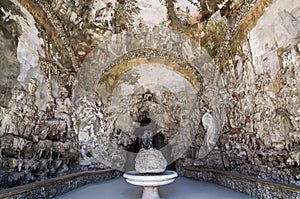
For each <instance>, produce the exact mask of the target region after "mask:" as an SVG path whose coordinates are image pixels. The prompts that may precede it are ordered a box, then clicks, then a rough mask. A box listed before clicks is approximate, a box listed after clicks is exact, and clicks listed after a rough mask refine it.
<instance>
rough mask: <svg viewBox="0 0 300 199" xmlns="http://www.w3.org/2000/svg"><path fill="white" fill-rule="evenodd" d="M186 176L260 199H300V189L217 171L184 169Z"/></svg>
mask: <svg viewBox="0 0 300 199" xmlns="http://www.w3.org/2000/svg"><path fill="white" fill-rule="evenodd" d="M184 176H185V177H187V178H191V179H194V180H203V181H207V182H212V183H216V184H219V185H221V186H225V187H228V188H230V189H233V190H236V191H239V192H242V193H245V194H248V195H251V196H255V197H258V198H290V199H296V198H300V187H298V186H295V185H287V184H282V183H278V182H272V181H268V180H262V179H258V178H255V177H250V176H244V175H240V174H236V173H232V172H228V171H219V170H215V169H199V168H193V167H185V168H184Z"/></svg>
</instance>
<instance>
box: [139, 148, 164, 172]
mask: <svg viewBox="0 0 300 199" xmlns="http://www.w3.org/2000/svg"><path fill="white" fill-rule="evenodd" d="M166 167H167V160H166V159H165V157H164V156H163V154H162V153H161V152H160V151H159V150H156V149H141V150H140V151H139V152H138V154H137V156H136V158H135V170H136V171H137V172H139V173H163V172H164V171H165V170H166Z"/></svg>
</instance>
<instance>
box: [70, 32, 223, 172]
mask: <svg viewBox="0 0 300 199" xmlns="http://www.w3.org/2000/svg"><path fill="white" fill-rule="evenodd" d="M149 33H150V34H152V33H153V34H161V33H163V32H155V33H154V32H151V31H147V34H149ZM163 34H165V35H159V36H157V38H158V40H151V41H148V40H145V35H144V34H143V33H136V34H134V33H132V34H128V33H127V34H126V35H123V34H120V35H115V36H114V37H120V38H119V40H118V41H122V42H123V43H122V42H121V43H122V44H124V45H123V46H122V45H121V44H120V43H118V44H117V43H114V41H116V38H113V39H112V40H108V42H107V43H105V44H104V45H102V46H99V47H96V48H95V49H94V51H92V52H91V53H90V55H89V56H88V57H87V59H86V61H87V62H86V63H84V64H83V67H81V69H80V72H79V73H78V77H77V79H78V80H79V83H78V84H77V87H76V89H75V91H76V92H75V93H74V98H73V100H74V101H75V103H76V102H78V101H79V100H80V98H81V97H82V96H87V98H89V99H90V100H95V98H94V96H95V93H97V95H98V96H101V98H102V101H103V103H104V104H105V105H106V106H107V107H106V110H109V111H108V112H109V114H107V115H109V117H106V118H105V119H106V120H107V121H108V123H109V125H108V126H109V129H106V130H105V132H104V133H103V135H101V136H100V135H99V136H98V137H97V139H98V140H99V141H98V143H107V141H110V142H111V143H110V144H104V145H105V147H110V148H113V150H111V152H112V153H113V154H110V155H107V153H106V151H105V150H106V149H107V148H106V149H105V148H104V147H103V148H102V149H101V148H100V147H98V149H97V150H95V151H94V153H95V154H99V155H97V161H102V162H111V163H112V162H116V161H119V162H120V164H118V165H119V166H121V168H117V169H120V170H122V169H124V162H126V157H128V153H132V151H133V152H135V151H136V149H130V150H132V151H128V149H127V148H128V147H129V146H134V145H135V144H134V143H135V142H136V140H137V138H136V136H135V135H134V133H133V132H134V131H135V129H136V128H138V127H139V126H140V125H139V121H141V120H143V118H144V116H145V111H143V110H142V109H143V108H144V109H148V110H147V114H148V115H149V117H148V118H145V119H146V120H147V119H149V118H150V119H151V121H152V120H153V121H154V122H155V123H156V124H157V125H158V126H159V127H160V129H161V131H160V133H161V135H163V137H164V143H165V144H166V146H172V147H171V152H170V154H171V155H170V157H171V158H170V161H174V160H176V159H178V158H179V157H182V156H183V155H184V153H185V151H186V149H187V148H188V147H189V145H190V144H191V142H192V140H193V138H194V137H195V134H197V133H198V134H199V131H201V130H203V128H199V126H200V125H202V124H201V117H202V116H203V115H204V113H205V112H206V111H209V112H210V113H213V114H214V116H213V117H214V118H213V121H212V123H214V125H215V127H216V128H215V130H216V131H215V132H216V133H215V134H214V135H209V137H210V139H211V138H213V142H216V141H217V139H218V136H219V132H220V129H221V127H222V125H223V123H224V120H223V119H222V113H223V112H222V110H223V107H222V106H221V104H220V103H221V99H222V97H219V96H220V93H221V92H220V90H221V84H220V82H219V79H218V77H219V73H218V70H217V67H216V66H215V65H214V64H213V62H212V60H211V59H210V57H209V56H208V54H207V53H206V52H205V51H204V50H203V49H202V48H201V47H199V46H198V45H195V43H194V42H193V41H192V40H190V39H187V38H185V37H184V36H182V35H180V34H179V35H177V36H176V34H178V33H175V35H174V33H170V32H164V33H163ZM171 36H172V37H173V38H175V37H176V38H177V40H176V41H174V40H170V38H172V37H171ZM149 38H152V37H151V36H150V37H149ZM168 42H169V43H168ZM166 43H168V44H167V45H164V44H166ZM147 92H150V93H152V94H154V96H155V97H154V99H152V100H148V102H143V103H140V100H143V99H142V98H143V95H146V94H147ZM146 101H147V100H146ZM141 104H142V106H141V107H139V105H141ZM139 113H143V114H141V115H142V116H141V117H142V118H140V119H138V118H137V117H140V116H139ZM136 115H138V116H136ZM214 121H218V122H214ZM115 132H118V133H119V135H118V138H121V140H118V142H115V141H114V137H115V136H114V133H115ZM156 133H157V132H156ZM200 134H201V135H205V132H202V133H201V132H200ZM103 137H104V138H103ZM97 139H95V140H97ZM103 139H105V140H106V141H103ZM122 139H123V140H122ZM202 139H203V140H204V141H205V140H206V139H205V138H204V136H203V137H202ZM132 144H134V145H132ZM201 147H202V146H201ZM203 147H204V148H205V150H202V151H204V152H203V154H202V155H205V153H207V151H209V149H208V147H207V144H203ZM129 148H130V147H129ZM161 150H162V151H164V150H166V147H162V148H161ZM169 150H170V149H169ZM101 159H102V160H101ZM122 162H123V163H122ZM122 165H123V166H122Z"/></svg>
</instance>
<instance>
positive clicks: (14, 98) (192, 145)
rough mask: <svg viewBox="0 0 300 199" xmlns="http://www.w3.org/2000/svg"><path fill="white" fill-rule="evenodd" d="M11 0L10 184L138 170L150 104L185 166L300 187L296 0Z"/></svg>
mask: <svg viewBox="0 0 300 199" xmlns="http://www.w3.org/2000/svg"><path fill="white" fill-rule="evenodd" d="M13 2H14V3H12V4H11V5H10V6H6V4H3V8H1V12H0V13H1V15H0V16H1V30H2V31H1V33H2V34H1V37H0V38H1V57H2V58H3V59H1V62H0V63H1V70H3V73H1V79H0V82H1V86H2V88H1V99H0V102H1V104H0V105H1V112H0V121H1V132H0V135H1V136H2V137H1V138H0V141H1V155H2V158H1V161H0V163H1V168H3V169H1V172H2V173H1V174H3V176H11V178H9V179H8V180H7V181H6V180H5V179H6V178H5V179H3V180H2V181H1V187H7V186H15V185H19V184H22V183H27V182H32V181H35V180H43V179H46V178H51V177H53V176H57V175H65V174H68V173H69V172H75V171H77V170H84V169H95V168H105V167H113V168H117V169H120V170H122V169H124V170H126V169H131V168H132V167H130V165H131V164H132V160H133V159H134V157H135V155H136V154H135V152H133V151H130V150H131V147H132V146H133V145H134V143H135V142H136V141H137V140H138V139H139V137H138V136H136V134H135V133H136V132H135V130H136V129H139V130H145V129H144V128H139V120H140V119H141V117H142V115H143V114H144V113H147V114H149V115H150V116H151V117H152V119H153V120H154V121H155V124H153V125H154V127H153V126H150V127H149V128H152V127H153V128H155V129H156V128H157V129H159V128H158V127H164V128H162V130H161V131H160V133H158V134H159V135H160V136H161V138H160V139H162V140H161V142H164V143H165V146H168V147H165V148H162V152H163V154H164V153H165V154H167V155H168V157H167V158H166V159H167V161H168V163H171V162H172V161H173V160H177V161H176V164H177V169H178V171H180V170H182V168H183V167H184V166H194V167H200V168H217V169H220V170H229V171H234V172H239V173H241V174H243V175H249V176H259V177H260V178H263V179H268V180H274V181H279V182H283V183H286V184H297V185H298V184H299V180H300V177H299V175H300V174H299V164H300V163H299V162H300V160H299V157H300V155H299V137H300V136H299V128H300V124H299V121H300V120H299V117H300V116H299V104H300V103H299V102H298V101H299V100H298V96H299V89H298V88H299V82H298V79H299V77H298V76H299V71H298V70H299V55H300V50H299V32H300V31H299V30H300V27H299V24H300V22H299V20H300V19H299V16H300V14H299V7H300V5H299V2H298V1H296V0H289V1H279V0H277V1H273V2H270V1H264V0H260V1H205V0H201V1H197V2H198V3H195V4H196V5H194V4H192V3H190V2H191V1H184V0H181V1H174V0H166V1H157V2H155V3H153V4H152V2H151V3H149V2H146V1H143V0H140V1H121V0H120V1H111V2H112V4H113V6H112V7H110V6H109V5H108V4H106V3H108V1H94V3H93V4H92V5H93V6H91V5H89V4H87V3H86V2H79V1H74V2H73V4H68V3H67V2H66V1H60V0H57V1H53V2H51V3H49V2H48V1H43V0H41V1H38V2H35V1H26V0H21V1H19V2H20V4H22V6H21V5H20V4H19V3H17V2H15V1H13ZM160 4H161V5H160ZM269 4H270V6H269V7H267V6H268V5H269ZM1 5H2V4H1ZM12 5H13V6H12ZM136 5H137V6H136ZM185 5H189V6H190V11H191V12H190V13H188V12H187V10H185ZM158 6H161V7H160V8H161V10H160V11H159V14H158V16H157V17H158V19H157V18H156V17H149V13H151V12H153V9H155V8H156V7H158ZM15 7H19V8H20V10H19V13H18V12H16V11H15V10H16V8H15ZM200 8H201V9H200ZM10 10H12V11H11V12H10ZM104 11H105V12H108V13H112V15H109V16H107V15H105V16H104V15H103V13H105V12H104ZM21 13H23V14H21ZM101 13H102V14H101ZM97 14H99V15H97ZM260 15H262V17H259V16H260ZM120 16H124V17H123V18H121V17H120ZM251 16H253V17H252V18H251ZM139 17H140V18H139ZM250 18H251V20H250ZM7 19H11V20H7ZM156 19H157V20H156ZM256 20H257V21H256ZM158 22H161V23H160V24H158V25H157V26H154V24H157V23H158ZM255 24H256V25H255ZM247 25H248V26H249V27H247V28H245V29H244V30H242V29H243V27H245V26H247ZM252 27H253V29H252ZM250 29H251V30H250ZM216 63H217V64H218V65H217V64H216ZM29 68H30V69H29ZM150 69H151V71H149V72H148V70H150ZM156 74H157V76H155V75H156ZM147 75H151V77H147ZM162 78H164V79H163V81H162V80H161V79H162ZM35 80H37V82H38V83H37V84H36V83H34V82H35ZM147 81H149V82H147ZM153 85H155V86H153ZM156 85H159V86H156ZM14 87H16V88H23V89H24V90H25V96H23V98H22V97H18V94H20V93H22V92H23V91H22V90H21V91H20V90H16V89H14V90H11V89H13V88H14ZM180 88H182V89H180ZM184 88H185V89H184ZM186 88H187V89H186ZM147 89H149V92H148V91H147ZM182 90H184V92H182ZM18 91H20V92H18ZM187 94H188V95H189V96H188V97H187ZM190 94H191V95H190ZM126 95H127V96H126ZM128 95H129V96H130V97H128ZM124 96H126V97H127V98H126V99H123V97H124ZM145 96H148V97H145ZM120 97H122V99H123V100H121V99H119V98H120ZM60 103H63V104H60ZM61 105H65V106H66V107H63V106H61ZM116 107H117V108H116ZM153 110H158V111H160V113H159V114H158V113H156V112H155V111H153ZM31 124H33V125H31ZM151 125H152V124H151ZM34 126H35V127H34ZM16 127H18V128H16ZM179 158H180V159H179ZM178 159H179V160H178ZM17 171H18V172H17ZM28 171H30V172H28Z"/></svg>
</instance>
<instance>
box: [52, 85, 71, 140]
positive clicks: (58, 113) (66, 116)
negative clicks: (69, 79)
mask: <svg viewBox="0 0 300 199" xmlns="http://www.w3.org/2000/svg"><path fill="white" fill-rule="evenodd" d="M68 94H69V92H68V91H67V89H65V88H64V89H63V91H62V92H61V95H60V97H59V98H56V100H55V102H56V107H55V110H54V117H55V118H56V119H62V120H64V121H65V122H66V124H67V138H70V137H71V130H72V119H71V116H70V114H71V111H72V102H71V100H70V98H69V97H68Z"/></svg>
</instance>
